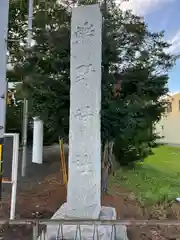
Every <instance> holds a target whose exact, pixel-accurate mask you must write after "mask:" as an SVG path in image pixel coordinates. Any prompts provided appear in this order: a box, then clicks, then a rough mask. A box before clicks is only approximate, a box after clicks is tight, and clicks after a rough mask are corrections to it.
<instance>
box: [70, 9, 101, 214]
mask: <svg viewBox="0 0 180 240" xmlns="http://www.w3.org/2000/svg"><path fill="white" fill-rule="evenodd" d="M71 23H72V24H71V89H70V132H69V180H68V189H67V202H68V204H69V206H71V209H75V210H73V212H74V213H73V216H74V215H75V213H76V214H77V217H83V216H84V213H83V210H84V209H88V208H89V209H90V208H93V209H96V210H97V211H96V212H94V211H92V212H91V216H90V212H89V214H88V215H89V218H90V217H91V218H97V217H98V216H99V212H100V195H101V190H100V189H101V186H100V182H101V137H100V110H101V58H102V56H101V55H102V54H101V28H102V16H101V13H100V9H99V6H98V5H89V6H82V7H77V8H74V9H73V11H72V21H71ZM92 206H93V207H92ZM79 209H82V210H80V211H79ZM76 210H77V211H76ZM81 214H82V216H81Z"/></svg>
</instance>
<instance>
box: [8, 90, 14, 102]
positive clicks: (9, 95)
mask: <svg viewBox="0 0 180 240" xmlns="http://www.w3.org/2000/svg"><path fill="white" fill-rule="evenodd" d="M12 97H13V93H12V92H11V91H8V94H7V104H8V105H12V103H13V99H12Z"/></svg>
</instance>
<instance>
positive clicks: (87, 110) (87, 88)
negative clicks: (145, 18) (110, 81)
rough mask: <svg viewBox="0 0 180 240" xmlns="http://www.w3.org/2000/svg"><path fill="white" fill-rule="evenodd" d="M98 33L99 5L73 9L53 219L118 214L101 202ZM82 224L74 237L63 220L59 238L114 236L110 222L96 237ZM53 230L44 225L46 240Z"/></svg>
mask: <svg viewBox="0 0 180 240" xmlns="http://www.w3.org/2000/svg"><path fill="white" fill-rule="evenodd" d="M101 35H102V16H101V12H100V9H99V6H98V5H88V6H82V7H77V8H74V9H73V11H72V20H71V89H70V131H69V174H68V175H69V179H68V188H67V202H66V203H65V204H63V205H62V206H61V207H60V209H59V210H58V211H57V212H56V213H55V214H54V216H53V217H52V218H53V219H69V220H72V219H77V220H78V219H108V220H110V219H114V220H115V219H116V211H115V209H114V208H110V207H101V136H100V124H101V120H100V111H101V60H102V50H101V49H102V42H101V40H102V39H101V38H102V37H101ZM80 228H81V236H79V237H77V238H75V236H76V231H77V226H65V225H63V227H62V229H61V231H63V234H62V236H61V234H59V236H58V237H59V238H58V239H61V238H63V237H64V239H82V240H87V239H89V240H90V239H99V240H106V239H107V240H108V239H114V238H111V236H112V227H111V226H98V236H97V235H96V236H95V235H94V236H93V234H94V226H82V227H80ZM123 229H124V228H123ZM121 231H122V229H121ZM57 232H58V226H48V227H47V239H56V238H57ZM121 235H122V234H121ZM119 239H123V240H125V239H127V238H119Z"/></svg>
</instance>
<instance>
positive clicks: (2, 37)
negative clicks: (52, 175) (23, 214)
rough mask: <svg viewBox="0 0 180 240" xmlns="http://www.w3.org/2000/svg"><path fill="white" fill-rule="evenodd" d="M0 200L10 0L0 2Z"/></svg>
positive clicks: (0, 192)
mask: <svg viewBox="0 0 180 240" xmlns="http://www.w3.org/2000/svg"><path fill="white" fill-rule="evenodd" d="M0 16H1V21H0V56H1V64H0V200H1V197H2V196H1V194H2V179H3V176H2V175H3V148H4V134H5V125H6V124H5V122H6V121H5V119H6V96H7V80H6V68H7V34H8V16H9V0H1V1H0Z"/></svg>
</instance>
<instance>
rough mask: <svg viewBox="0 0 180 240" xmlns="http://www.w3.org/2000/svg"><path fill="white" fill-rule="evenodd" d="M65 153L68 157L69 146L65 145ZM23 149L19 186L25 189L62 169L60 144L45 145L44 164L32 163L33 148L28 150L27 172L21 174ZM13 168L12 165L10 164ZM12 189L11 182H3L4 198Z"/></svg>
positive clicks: (20, 155)
mask: <svg viewBox="0 0 180 240" xmlns="http://www.w3.org/2000/svg"><path fill="white" fill-rule="evenodd" d="M64 148H65V153H66V159H67V152H68V147H67V145H65V147H64ZM21 163H22V150H20V151H19V168H18V188H19V189H24V188H26V187H27V184H28V183H31V182H32V181H33V182H36V181H37V182H39V181H40V180H42V179H44V178H45V177H46V176H48V175H49V174H52V173H53V172H55V171H57V168H59V169H60V151H59V145H53V146H45V147H44V150H43V164H36V163H32V148H31V147H29V148H28V150H27V174H26V177H22V176H21ZM9 168H11V166H9ZM10 191H11V184H3V198H5V197H6V196H7V193H10Z"/></svg>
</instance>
